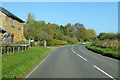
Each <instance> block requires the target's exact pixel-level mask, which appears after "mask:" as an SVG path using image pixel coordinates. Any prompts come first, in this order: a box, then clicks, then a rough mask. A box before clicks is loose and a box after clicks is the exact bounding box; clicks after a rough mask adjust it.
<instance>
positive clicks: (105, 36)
mask: <svg viewBox="0 0 120 80" xmlns="http://www.w3.org/2000/svg"><path fill="white" fill-rule="evenodd" d="M97 38H98V39H99V40H118V39H119V40H120V34H118V33H100V34H99V35H98V37H97Z"/></svg>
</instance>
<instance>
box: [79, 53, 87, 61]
mask: <svg viewBox="0 0 120 80" xmlns="http://www.w3.org/2000/svg"><path fill="white" fill-rule="evenodd" d="M77 55H78V56H79V57H81V58H82V59H83V60H85V61H87V59H85V58H84V57H82V56H81V55H79V54H77Z"/></svg>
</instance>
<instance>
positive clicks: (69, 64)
mask: <svg viewBox="0 0 120 80" xmlns="http://www.w3.org/2000/svg"><path fill="white" fill-rule="evenodd" d="M26 78H100V80H101V78H106V79H105V80H107V78H109V80H116V78H118V60H115V59H112V58H109V57H105V56H102V55H100V54H97V53H94V52H91V51H89V50H87V49H86V48H85V45H74V46H66V47H61V48H57V49H55V50H54V51H52V52H51V53H49V55H48V56H47V57H46V58H45V59H44V60H43V61H42V62H41V63H39V64H38V65H37V66H36V67H35V68H34V69H33V70H32V71H31V72H30V73H29V74H28V75H27V76H26Z"/></svg>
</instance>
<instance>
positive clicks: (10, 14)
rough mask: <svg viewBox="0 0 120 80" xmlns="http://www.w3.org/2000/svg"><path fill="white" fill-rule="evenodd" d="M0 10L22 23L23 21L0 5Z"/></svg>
mask: <svg viewBox="0 0 120 80" xmlns="http://www.w3.org/2000/svg"><path fill="white" fill-rule="evenodd" d="M0 11H2V12H3V13H4V14H6V15H7V16H9V17H12V18H13V19H16V20H18V21H20V22H23V23H24V22H25V21H23V20H22V19H20V18H18V17H17V16H15V15H14V14H12V13H11V12H9V11H8V10H6V9H5V8H3V7H1V6H0Z"/></svg>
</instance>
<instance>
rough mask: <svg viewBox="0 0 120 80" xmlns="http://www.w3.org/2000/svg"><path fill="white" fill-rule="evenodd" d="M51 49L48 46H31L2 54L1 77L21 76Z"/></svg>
mask: <svg viewBox="0 0 120 80" xmlns="http://www.w3.org/2000/svg"><path fill="white" fill-rule="evenodd" d="M50 51H51V49H49V48H44V47H32V48H31V49H30V50H27V51H24V52H17V53H15V54H12V55H9V56H2V78H21V77H23V76H25V75H26V73H27V72H28V71H30V69H31V68H32V67H33V66H35V65H36V64H38V63H39V62H40V61H41V60H42V59H43V58H44V57H46V55H47V54H48V53H49V52H50Z"/></svg>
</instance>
